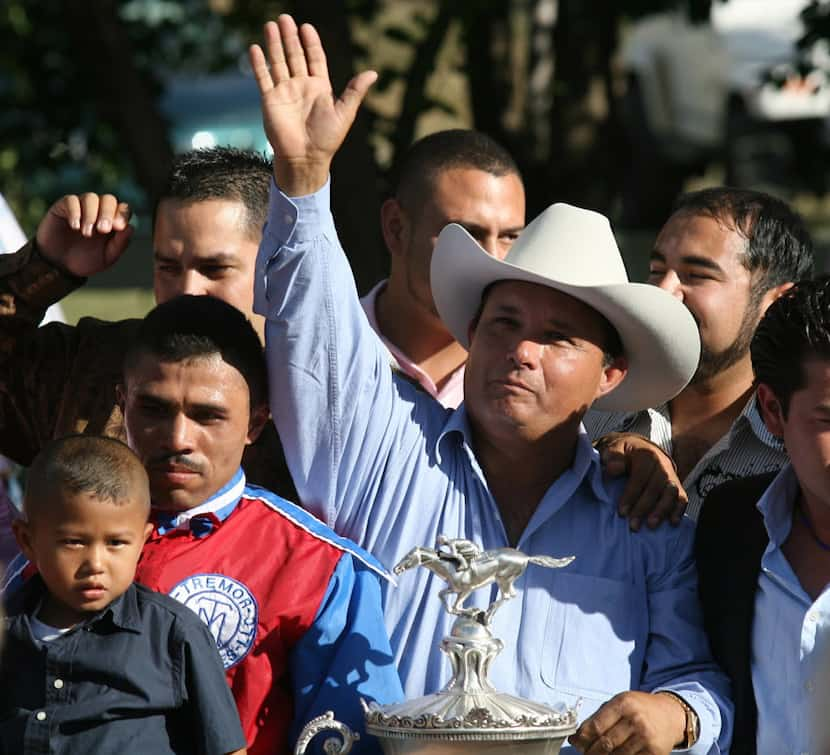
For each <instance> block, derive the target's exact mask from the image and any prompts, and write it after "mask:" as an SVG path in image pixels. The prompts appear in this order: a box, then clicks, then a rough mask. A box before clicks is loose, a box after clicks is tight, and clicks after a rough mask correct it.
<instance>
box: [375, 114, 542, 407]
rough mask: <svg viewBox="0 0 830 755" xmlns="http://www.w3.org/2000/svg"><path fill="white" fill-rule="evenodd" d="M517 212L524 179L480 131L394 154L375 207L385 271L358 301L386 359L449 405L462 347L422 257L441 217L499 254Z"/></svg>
mask: <svg viewBox="0 0 830 755" xmlns="http://www.w3.org/2000/svg"><path fill="white" fill-rule="evenodd" d="M524 220H525V193H524V185H523V184H522V179H521V176H520V175H519V169H518V167H517V165H516V163H515V161H514V160H513V158H512V157H511V156H510V154H509V153H508V152H507V151H506V150H505V149H504V148H503V147H501V146H500V145H499V144H497V143H496V142H495V141H493V140H492V139H491V138H490V137H489V136H487V135H486V134H482V133H480V132H477V131H466V130H463V129H453V130H449V131H439V132H438V133H435V134H431V135H430V136H426V137H424V138H423V139H420V140H419V141H417V142H415V143H414V144H413V145H412V146H411V147H410V148H409V150H408V151H407V153H406V155H405V156H404V158H403V160H402V163H401V167H400V172H399V177H398V180H397V184H396V188H395V193H394V196H392V197H391V198H389V199H387V200H386V201H385V202H384V203H383V206H382V207H381V228H382V230H383V238H384V241H385V243H386V246H387V248H388V250H389V255H390V271H389V278H388V280H383V281H381V282H380V283H378V284H377V285H376V286H375V287H374V288H373V289H372V290H371V291H370V292H369V293H368V294H367V295H366V296H365V297H364V298H363V299H362V304H363V308H364V310H365V311H366V316H367V317H368V318H369V322H370V324H371V325H372V327H373V328H374V329H375V331H376V332H377V333H378V335H379V336H380V338H381V340H382V341H383V342H384V345H385V346H386V347H387V349H388V350H389V353H390V356H391V361H392V364H393V367H395V368H396V369H398V370H400V371H401V372H403V373H404V374H406V375H408V376H409V377H410V378H412V379H413V380H414V381H415V382H416V383H418V384H420V385H421V387H422V388H423V389H424V390H426V391H427V392H428V393H430V394H431V395H432V396H434V397H435V398H437V399H438V400H439V401H440V402H441V403H442V404H443V405H444V406H448V407H450V408H455V407H456V406H458V404H460V403H461V401H462V399H463V398H464V363H465V362H466V360H467V352H466V350H465V349H464V348H463V347H462V346H460V345H459V344H458V342H457V341H456V340H455V339H454V338H453V337H452V335H450V333H449V331H448V330H447V328H446V326H445V325H444V323H442V322H441V318H440V317H439V316H438V313H437V312H436V310H435V303H434V302H433V300H432V290H431V287H430V282H429V265H430V261H431V259H432V252H433V249H434V247H435V241H436V239H437V237H438V234H439V232H440V231H441V229H442V228H443V227H444V226H445V225H446V224H447V223H459V224H460V225H462V226H464V227H465V228H466V229H467V230H468V231H469V232H470V234H471V235H472V236H473V238H475V239H476V240H477V241H478V242H479V243H480V244H481V245H482V247H483V248H484V249H486V250H487V251H488V252H489V253H490V254H492V255H493V256H495V257H498V258H503V257H504V255H505V254H506V253H507V250H508V249H510V245H511V244H512V243H513V241H514V240H515V238H516V236H517V235H518V234H519V231H521V229H522V228H523V227H524Z"/></svg>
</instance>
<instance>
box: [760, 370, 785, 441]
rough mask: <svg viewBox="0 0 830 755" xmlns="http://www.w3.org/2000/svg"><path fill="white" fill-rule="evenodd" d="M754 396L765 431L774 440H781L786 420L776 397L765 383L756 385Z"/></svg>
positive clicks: (782, 408)
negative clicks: (773, 437)
mask: <svg viewBox="0 0 830 755" xmlns="http://www.w3.org/2000/svg"><path fill="white" fill-rule="evenodd" d="M755 395H756V397H757V400H758V406H759V408H760V410H761V418H762V419H763V420H764V424H765V425H766V426H767V430H769V431H770V432H771V433H772V434H773V435H774V436H775V437H776V438H783V437H784V425H785V424H786V421H787V420H786V417H784V407H783V406H782V405H781V402H780V401H779V400H778V397H777V396H776V395H775V394H774V393H773V392H772V388H770V387H769V386H768V385H767V384H766V383H758V388H757V390H756V393H755Z"/></svg>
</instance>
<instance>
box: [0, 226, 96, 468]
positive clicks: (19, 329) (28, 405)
mask: <svg viewBox="0 0 830 755" xmlns="http://www.w3.org/2000/svg"><path fill="white" fill-rule="evenodd" d="M84 280H85V279H84V278H76V277H74V276H70V275H69V274H67V273H64V272H62V271H60V270H59V269H58V268H56V267H55V266H54V265H52V264H51V263H50V262H49V261H48V260H45V259H44V258H43V257H41V255H40V254H39V253H38V250H37V247H36V245H35V244H34V242H29V243H28V244H27V245H26V246H24V247H23V248H22V249H21V250H20V251H18V252H15V253H13V254H0V453H2V454H4V455H5V456H8V457H9V458H10V459H13V460H14V461H16V462H18V463H20V464H23V465H29V464H31V462H32V459H33V458H34V456H35V455H36V454H37V452H38V451H39V450H40V448H41V447H42V445H43V444H44V443H45V442H46V441H47V440H49V439H51V437H52V430H53V428H54V425H55V418H56V414H57V412H58V411H59V408H60V400H61V398H62V396H63V391H64V388H65V386H66V373H67V366H68V365H69V364H71V359H72V355H73V353H74V350H75V348H76V339H75V328H72V327H70V326H68V325H64V324H62V323H52V324H50V325H48V326H46V327H44V328H39V327H38V325H39V323H40V321H41V320H42V319H43V315H44V313H45V312H46V309H47V307H48V306H49V305H50V304H54V303H55V302H57V301H60V299H61V298H63V297H64V296H66V295H67V294H68V293H70V292H71V291H72V290H74V289H75V288H77V287H78V286H79V285H81V284H82V283H83V281H84Z"/></svg>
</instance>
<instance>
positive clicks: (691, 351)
mask: <svg viewBox="0 0 830 755" xmlns="http://www.w3.org/2000/svg"><path fill="white" fill-rule="evenodd" d="M430 279H431V282H432V295H433V299H434V300H435V306H436V308H437V310H438V313H439V314H440V315H441V319H442V320H443V321H444V324H445V325H446V326H447V328H448V330H449V331H450V333H452V335H453V336H454V337H455V339H456V340H457V341H458V342H459V343H460V344H462V345H463V346H464V347H465V348H469V339H468V336H467V330H468V328H469V325H470V322H471V320H472V319H473V317H474V316H475V314H476V312H477V311H478V308H479V305H480V304H481V295H482V293H483V292H484V289H485V288H487V286H489V285H490V284H491V283H495V282H496V281H499V280H520V281H527V282H529V283H540V284H542V285H543V286H550V287H551V288H554V289H556V290H557V291H562V292H564V293H566V294H569V295H570V296H573V297H574V298H575V299H579V300H580V301H582V302H585V304H587V305H589V306H590V307H593V309H595V310H596V311H597V312H600V313H601V314H602V315H604V316H605V318H606V319H607V320H608V322H610V323H611V325H612V326H613V327H614V328H615V329H616V331H617V333H618V334H619V336H620V340H621V341H622V345H623V350H624V352H625V356H626V358H627V360H628V374H627V375H626V377H625V379H624V380H623V381H622V383H620V385H619V386H618V387H617V388H616V389H615V390H613V391H612V392H611V393H609V394H608V395H606V396H604V397H602V398H601V399H599V400H598V401H596V402H595V403H594V407H595V408H597V409H603V410H605V411H638V410H640V409H645V408H648V407H654V406H659V405H660V404H662V403H664V402H666V401H668V400H669V399H670V398H672V397H674V396H676V395H677V394H678V393H680V391H681V390H683V388H684V387H685V386H686V384H687V383H688V382H689V380H691V379H692V376H693V375H694V373H695V370H696V369H697V365H698V360H699V358H700V336H699V334H698V330H697V325H696V324H695V321H694V318H693V317H692V315H691V314H690V313H689V310H688V309H686V307H685V306H683V304H682V303H681V302H680V301H679V300H678V299H676V298H675V297H673V296H672V295H671V294H669V293H667V292H666V291H663V290H662V289H660V288H658V287H657V286H651V285H647V284H644V283H629V281H628V275H627V274H626V272H625V266H624V265H623V261H622V257H621V256H620V250H619V249H618V247H617V242H616V239H615V238H614V234H613V232H612V231H611V224H610V223H609V222H608V218H606V217H605V216H604V215H600V214H599V213H598V212H592V211H591V210H582V209H580V208H579V207H572V206H571V205H567V204H555V205H552V206H551V207H549V208H548V209H547V210H545V211H544V212H543V213H542V214H541V215H539V217H538V218H536V220H534V221H533V222H532V223H530V224H529V225H528V226H527V228H525V229H524V230H523V231H522V233H521V235H520V236H519V238H518V239H517V240H516V242H515V243H514V244H513V246H512V248H511V249H510V251H509V252H508V254H507V257H506V258H505V259H504V261H503V262H502V261H499V260H497V259H496V258H495V257H491V256H490V255H489V254H487V252H485V251H484V249H482V248H481V247H480V246H479V245H478V244H477V243H476V241H475V239H473V237H472V236H470V234H469V233H467V231H466V230H465V229H464V228H462V227H461V226H460V225H457V224H456V223H451V224H450V225H448V226H446V227H445V228H444V230H443V231H441V234H440V236H439V237H438V243H437V246H436V248H435V252H434V254H433V256H432V269H431V271H430Z"/></svg>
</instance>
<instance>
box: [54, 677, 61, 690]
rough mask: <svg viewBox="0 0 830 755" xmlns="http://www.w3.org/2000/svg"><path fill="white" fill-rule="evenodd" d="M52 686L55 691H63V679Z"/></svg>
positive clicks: (56, 680) (57, 680)
mask: <svg viewBox="0 0 830 755" xmlns="http://www.w3.org/2000/svg"><path fill="white" fill-rule="evenodd" d="M52 686H53V687H54V688H55V689H63V679H55V681H54V682H52Z"/></svg>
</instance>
